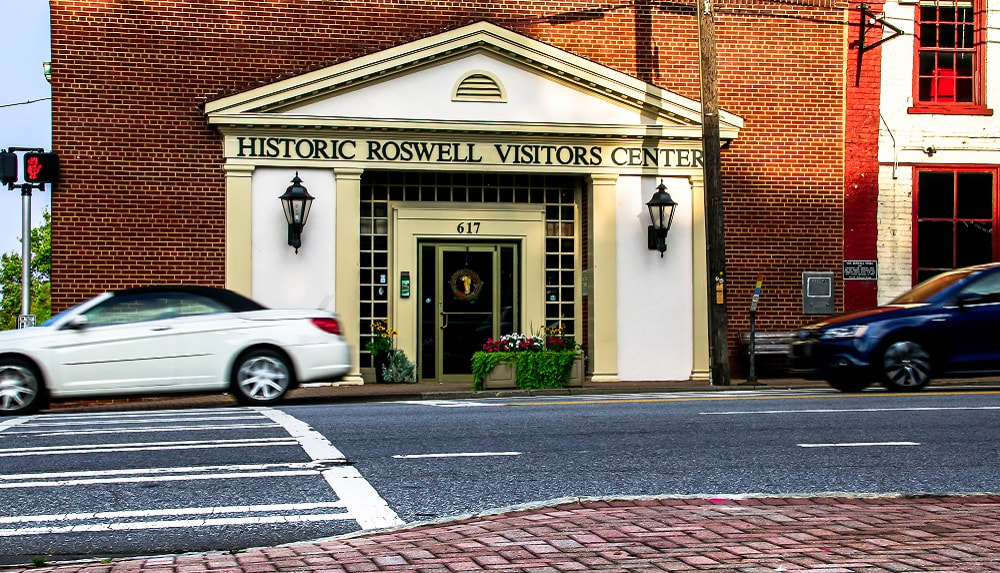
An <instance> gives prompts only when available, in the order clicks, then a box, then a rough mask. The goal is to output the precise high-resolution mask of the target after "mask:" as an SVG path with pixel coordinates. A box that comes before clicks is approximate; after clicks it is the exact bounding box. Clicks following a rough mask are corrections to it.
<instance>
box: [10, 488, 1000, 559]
mask: <svg viewBox="0 0 1000 573" xmlns="http://www.w3.org/2000/svg"><path fill="white" fill-rule="evenodd" d="M494 570H496V571H500V570H503V571H528V572H538V573H558V572H562V571H636V572H639V571H643V572H646V571H650V572H652V571H726V572H739V573H775V572H779V571H809V572H813V573H875V572H900V571H933V572H938V573H943V572H956V571H961V572H969V573H973V572H975V573H980V572H986V571H1000V496H998V495H985V494H984V495H975V496H967V497H958V496H953V497H885V496H881V497H857V496H855V497H850V496H834V495H830V496H824V497H803V498H787V497H786V498H780V497H750V498H731V497H710V496H704V497H689V498H676V497H665V498H637V499H620V500H599V499H579V500H559V501H558V502H553V503H551V504H550V505H547V506H540V507H531V508H513V509H509V510H507V511H502V512H499V513H495V514H481V515H476V516H469V517H464V518H458V519H453V520H446V521H439V522H433V523H426V524H420V525H414V526H408V527H403V528H398V529H393V530H387V531H382V532H376V533H361V534H351V535H348V536H344V537H341V538H337V539H329V540H322V541H314V542H309V543H296V544H290V545H285V546H280V547H274V548H264V549H251V550H248V551H245V552H235V553H229V552H225V553H221V552H218V553H202V554H186V555H176V556H159V557H153V558H142V559H129V560H115V561H109V562H106V561H93V562H75V563H67V564H62V565H48V564H44V565H42V566H39V567H32V568H23V567H22V568H16V567H15V568H10V567H8V568H4V569H3V571H5V572H7V571H9V572H15V571H18V572H20V571H32V572H39V573H42V572H53V573H54V572H58V573H139V572H143V573H202V572H212V573H262V572H270V571H302V572H305V571H310V572H312V571H314V572H317V573H327V572H331V573H332V572H363V571H414V572H427V573H431V572H434V573H454V572H459V571H494Z"/></svg>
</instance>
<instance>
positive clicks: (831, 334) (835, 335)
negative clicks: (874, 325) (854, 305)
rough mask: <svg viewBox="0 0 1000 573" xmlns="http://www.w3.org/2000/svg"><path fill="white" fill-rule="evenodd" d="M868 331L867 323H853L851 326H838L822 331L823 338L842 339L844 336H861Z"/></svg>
mask: <svg viewBox="0 0 1000 573" xmlns="http://www.w3.org/2000/svg"><path fill="white" fill-rule="evenodd" d="M866 332H868V325H867V324H855V325H852V326H838V327H835V328H830V329H828V330H826V331H825V332H823V338H824V339H825V340H842V339H845V338H861V337H862V336H864V335H865V333H866Z"/></svg>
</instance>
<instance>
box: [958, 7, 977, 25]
mask: <svg viewBox="0 0 1000 573" xmlns="http://www.w3.org/2000/svg"><path fill="white" fill-rule="evenodd" d="M973 16H974V14H973V12H972V6H971V5H968V6H960V7H959V8H958V18H957V21H959V22H972V20H973Z"/></svg>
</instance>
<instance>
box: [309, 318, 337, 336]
mask: <svg viewBox="0 0 1000 573" xmlns="http://www.w3.org/2000/svg"><path fill="white" fill-rule="evenodd" d="M312 323H313V324H314V325H316V328H318V329H320V330H322V331H323V332H329V333H330V334H343V333H342V332H340V323H339V322H337V319H336V318H314V319H312Z"/></svg>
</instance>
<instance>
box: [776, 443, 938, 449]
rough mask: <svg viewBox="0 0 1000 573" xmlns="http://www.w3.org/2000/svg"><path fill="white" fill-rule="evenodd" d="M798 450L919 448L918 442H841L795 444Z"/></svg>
mask: <svg viewBox="0 0 1000 573" xmlns="http://www.w3.org/2000/svg"><path fill="white" fill-rule="evenodd" d="M795 445H796V446H798V447H800V448H867V447H873V446H919V445H920V442H842V443H839V444H795Z"/></svg>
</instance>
